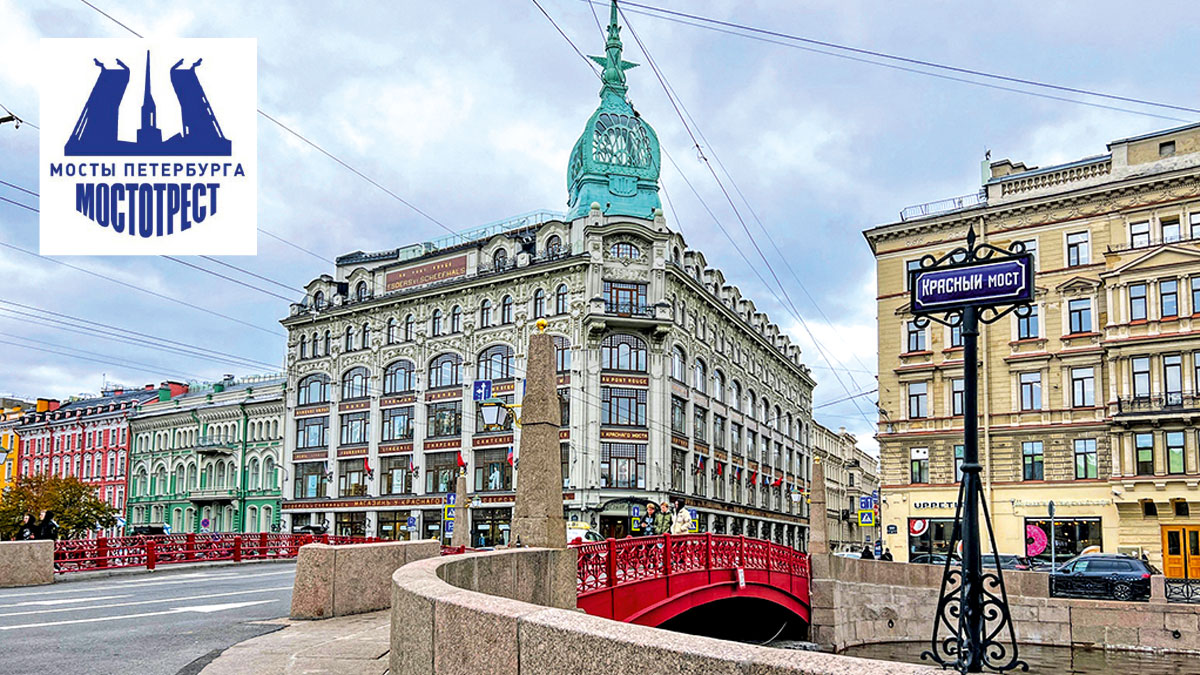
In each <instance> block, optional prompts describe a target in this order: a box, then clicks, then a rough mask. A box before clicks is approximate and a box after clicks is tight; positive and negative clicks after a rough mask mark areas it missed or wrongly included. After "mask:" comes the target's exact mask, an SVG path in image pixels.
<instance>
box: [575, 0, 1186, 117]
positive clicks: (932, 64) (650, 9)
mask: <svg viewBox="0 0 1200 675" xmlns="http://www.w3.org/2000/svg"><path fill="white" fill-rule="evenodd" d="M582 1H583V2H586V3H588V4H589V5H590V4H592V2H593V1H594V0H582ZM621 4H622V5H623V6H625V7H633V8H637V9H640V10H644V11H637V9H635V10H629V11H631V12H636V13H638V14H642V15H645V16H649V17H652V18H656V19H661V20H665V21H672V22H673V23H681V24H683V25H688V26H693V27H697V28H705V29H708V30H715V29H714V28H712V26H723V27H725V28H729V29H734V30H741V31H747V32H750V33H754V34H758V35H766V36H770V37H775V38H782V39H784V40H789V41H793V42H800V43H804V44H810V45H816V46H819V47H825V48H828V49H836V50H839V51H845V52H850V53H853V54H860V55H864V56H872V57H875V58H881V59H886V60H889V61H897V62H901V63H908V64H911V65H917V66H922V67H926V68H934V69H937V70H945V71H949V72H954V73H960V74H963V75H974V76H976V77H984V78H987V79H992V80H998V81H1002V82H1009V83H1013V84H1022V85H1026V86H1030V87H1038V88H1042V89H1050V90H1054V91H1061V92H1066V93H1072V94H1080V95H1084V96H1093V97H1096V98H1103V99H1107V100H1111V101H1121V102H1124V103H1134V104H1137V105H1144V106H1148V107H1154V108H1163V109H1167V110H1179V111H1183V112H1192V113H1200V108H1191V107H1187V106H1181V105H1175V104H1172V103H1162V102H1159V101H1151V100H1147V99H1140V98H1136V97H1132V96H1122V95H1118V94H1109V93H1106V92H1102V91H1097V90H1094V89H1083V88H1080V87H1071V86H1067V85H1060V84H1054V83H1050V82H1041V81H1038V80H1031V79H1028V78H1021V77H1012V76H1009V75H1001V74H998V73H991V72H987V71H983V70H977V69H972V68H964V67H960V66H953V65H949V64H945V63H938V62H936V61H928V60H924V59H917V58H912V57H907V56H901V55H897V54H890V53H887V52H881V51H876V50H872V49H864V48H861V47H853V46H849V45H843V44H838V43H835V42H829V41H826V40H817V39H813V38H806V37H802V36H799V35H793V34H790V33H784V32H780V31H773V30H768V29H765V28H758V27H755V26H749V25H745V24H740V23H736V22H732V21H723V20H720V19H714V18H711V17H706V16H701V15H698V14H689V13H687V12H680V11H676V10H670V9H665V8H662V7H655V6H652V5H646V4H641V3H637V2H629V1H627V0H626V1H624V2H622V3H621ZM655 12H658V13H660V14H661V15H660V14H655ZM662 15H665V16H662ZM672 17H676V18H672ZM680 19H690V20H692V21H697V22H700V24H696V23H690V22H688V21H682V20H680ZM718 32H723V33H727V34H731V35H738V36H741V37H747V38H750V37H752V36H750V35H745V34H742V33H737V32H732V31H726V30H720V31H718ZM776 44H786V43H776ZM790 46H795V45H790ZM810 51H816V53H820V54H827V55H831V56H844V55H838V54H834V53H830V52H824V51H819V50H810ZM858 60H860V61H861V62H864V63H870V64H874V65H879V66H884V67H894V66H891V64H885V63H879V62H877V61H870V60H862V59H858ZM905 70H907V71H908V72H914V73H921V74H925V75H930V76H934V77H938V75H937V74H935V73H929V72H927V71H921V70H914V69H905ZM954 79H955V80H956V81H960V82H967V83H973V84H981V85H983V86H988V85H986V84H984V83H980V82H976V81H974V80H967V79H960V78H954ZM1005 89H1006V90H1007V91H1014V92H1018V93H1028V94H1034V95H1036V94H1035V93H1034V92H1029V91H1026V90H1021V89H1011V88H1005ZM1055 98H1056V99H1057V100H1062V101H1068V102H1073V103H1083V104H1085V105H1091V104H1088V103H1086V102H1084V101H1079V100H1077V99H1069V98H1061V97H1055ZM1111 109H1113V110H1120V111H1123V112H1132V113H1137V114H1149V113H1145V112H1142V111H1136V110H1130V109H1127V108H1111ZM1165 119H1177V118H1170V117H1168V118H1165ZM1178 121H1190V120H1178Z"/></svg>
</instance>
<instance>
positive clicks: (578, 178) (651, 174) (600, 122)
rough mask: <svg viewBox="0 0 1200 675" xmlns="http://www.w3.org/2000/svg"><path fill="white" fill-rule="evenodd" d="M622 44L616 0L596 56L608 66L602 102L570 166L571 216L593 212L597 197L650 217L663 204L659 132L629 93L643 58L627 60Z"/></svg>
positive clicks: (618, 210)
mask: <svg viewBox="0 0 1200 675" xmlns="http://www.w3.org/2000/svg"><path fill="white" fill-rule="evenodd" d="M621 49H622V45H621V27H620V26H619V25H617V0H613V2H612V11H611V16H610V19H609V24H608V40H607V41H606V42H605V44H604V56H593V57H591V58H592V60H593V61H595V62H596V63H599V64H600V65H601V66H602V67H603V68H604V72H603V75H602V76H601V77H602V80H603V85H602V86H601V87H600V107H598V108H596V111H595V112H593V113H592V116H591V117H589V118H588V121H587V126H585V127H584V129H583V134H582V135H581V136H580V137H579V140H578V141H576V142H575V147H574V149H572V150H571V160H570V164H569V165H568V167H567V205H568V206H569V207H570V213H569V215H568V219H569V220H574V219H576V218H581V217H583V216H585V215H587V213H588V209H589V208H590V207H591V204H592V202H597V203H599V204H600V209H601V210H602V211H603V212H604V213H606V214H608V215H622V216H633V217H635V218H645V219H651V218H653V217H654V210H655V209H659V208H661V207H662V202H661V201H660V200H659V198H658V175H659V170H660V168H661V166H662V165H661V161H662V160H661V156H660V152H659V147H658V136H657V134H655V133H654V129H652V128H650V125H649V124H646V123H645V122H644V121H642V119H641V117H639V116H638V114H637V113H636V112H634V110H633V106H632V105H630V104H629V101H627V100H626V99H625V92H626V91H627V90H628V89H629V88H628V87H627V86H626V85H625V71H626V70H629V69H630V68H633V67H634V66H636V65H637V64H636V63H630V62H629V61H625V60H622V59H621Z"/></svg>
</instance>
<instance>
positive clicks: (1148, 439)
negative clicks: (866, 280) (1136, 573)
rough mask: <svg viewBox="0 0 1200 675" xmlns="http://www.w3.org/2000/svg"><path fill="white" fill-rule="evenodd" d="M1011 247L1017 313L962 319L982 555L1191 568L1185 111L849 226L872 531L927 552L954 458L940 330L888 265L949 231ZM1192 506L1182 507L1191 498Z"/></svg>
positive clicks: (896, 267)
mask: <svg viewBox="0 0 1200 675" xmlns="http://www.w3.org/2000/svg"><path fill="white" fill-rule="evenodd" d="M969 226H973V227H974V228H975V232H976V233H977V234H979V235H980V238H981V239H982V240H983V241H986V242H987V243H990V244H993V245H996V246H1000V247H1003V248H1007V247H1008V246H1009V244H1010V243H1012V242H1014V241H1022V242H1024V243H1025V246H1026V249H1027V250H1029V251H1032V252H1033V253H1034V260H1035V267H1036V282H1035V283H1036V288H1035V294H1036V295H1035V299H1034V303H1033V305H1034V312H1033V314H1032V315H1031V316H1029V317H1018V316H1012V315H1010V316H1008V317H1005V318H1004V319H1002V320H1000V321H999V322H997V323H994V324H990V325H983V326H981V333H980V354H981V364H980V373H979V377H980V380H979V382H980V388H979V391H980V410H981V411H982V414H981V417H980V425H979V426H980V436H979V448H980V459H981V463H982V464H983V473H982V477H983V481H984V499H985V500H986V504H987V507H988V509H989V511H990V512H991V517H992V520H993V524H994V526H995V531H996V539H997V546H998V547H999V549H1000V553H1009V554H1022V555H1024V554H1027V555H1031V556H1036V557H1039V558H1045V559H1047V560H1048V559H1049V556H1050V546H1049V545H1048V539H1049V534H1050V529H1051V528H1050V520H1049V517H1048V506H1049V503H1050V502H1051V501H1054V502H1055V505H1056V510H1057V518H1056V522H1055V527H1054V531H1055V535H1056V541H1057V551H1058V555H1059V556H1060V559H1062V557H1064V556H1070V555H1074V554H1075V553H1079V552H1081V551H1083V550H1084V549H1086V548H1089V547H1098V548H1100V549H1101V550H1103V551H1111V552H1127V553H1133V554H1141V553H1145V554H1146V555H1147V556H1148V557H1149V559H1150V560H1151V562H1152V563H1153V564H1155V565H1158V566H1160V567H1161V568H1162V569H1163V570H1164V571H1165V572H1166V574H1167V575H1168V576H1173V577H1193V578H1194V577H1200V548H1197V547H1196V546H1197V545H1196V544H1195V542H1198V541H1200V497H1198V496H1197V495H1198V493H1197V486H1198V485H1200V431H1197V425H1196V422H1197V419H1198V418H1200V398H1198V397H1197V393H1196V392H1197V391H1198V390H1200V125H1190V126H1186V127H1180V128H1176V129H1170V130H1166V131H1161V132H1156V133H1152V134H1147V135H1145V136H1139V137H1135V138H1128V139H1123V140H1119V141H1114V142H1112V143H1109V144H1108V152H1107V153H1105V154H1103V155H1098V156H1094V157H1088V158H1085V159H1081V160H1078V161H1075V162H1070V163H1067V164H1062V165H1056V166H1050V167H1045V168H1040V169H1039V168H1035V167H1027V166H1025V165H1024V164H1021V163H1014V162H1011V161H1008V160H1004V161H1000V162H991V163H990V164H987V165H985V182H984V186H983V190H982V191H981V192H980V194H979V195H971V196H969V197H963V198H958V199H955V200H946V201H943V202H935V203H933V204H927V205H924V206H921V207H913V208H910V209H905V211H904V212H903V213H902V216H901V220H900V221H899V222H896V223H891V224H888V225H882V226H879V227H876V228H873V229H871V230H868V231H867V232H866V233H865V234H866V238H867V240H868V242H869V243H870V245H871V248H872V250H873V251H874V253H875V257H876V261H877V271H878V280H879V293H878V317H879V391H880V420H879V426H880V433H879V440H880V446H881V452H882V463H883V483H884V486H883V490H884V503H883V510H882V513H883V524H884V527H885V528H886V531H887V532H888V534H886V535H885V542H886V543H887V545H888V546H889V547H890V548H891V549H892V551H893V553H894V554H895V556H896V559H897V560H905V559H907V557H908V556H910V555H914V554H917V553H924V552H943V551H944V549H945V548H946V546H947V545H948V540H949V539H950V534H951V526H950V522H951V519H952V518H953V516H954V510H955V505H956V500H957V495H958V486H957V483H956V481H957V480H958V478H959V477H960V470H959V467H960V466H961V463H962V458H961V447H962V445H961V444H962V429H963V424H962V383H963V372H964V370H963V369H964V364H963V361H962V348H961V340H960V339H959V335H958V331H957V330H956V329H951V328H946V327H942V326H940V325H939V324H936V323H931V324H930V325H929V326H928V327H926V328H924V329H922V328H919V327H918V326H916V325H914V324H913V323H912V319H913V316H912V315H911V313H910V312H909V310H908V307H909V297H908V289H907V288H906V279H907V275H906V271H907V270H909V269H912V268H914V267H915V266H918V265H919V264H920V263H919V260H920V258H921V256H923V255H926V254H932V255H934V256H939V255H942V254H945V253H947V252H948V251H949V250H950V249H952V248H954V247H956V246H961V245H963V242H964V238H965V234H966V231H967V228H968V227H969ZM1192 504H1196V507H1197V510H1198V512H1197V513H1196V514H1193V513H1192V512H1191V509H1192Z"/></svg>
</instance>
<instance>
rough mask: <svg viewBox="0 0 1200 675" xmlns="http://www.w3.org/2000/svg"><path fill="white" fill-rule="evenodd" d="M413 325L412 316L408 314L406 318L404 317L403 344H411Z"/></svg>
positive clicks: (414, 321)
mask: <svg viewBox="0 0 1200 675" xmlns="http://www.w3.org/2000/svg"><path fill="white" fill-rule="evenodd" d="M415 325H416V320H415V319H413V315H412V314H409V315H408V316H406V317H404V341H405V342H412V340H413V327H414V326H415Z"/></svg>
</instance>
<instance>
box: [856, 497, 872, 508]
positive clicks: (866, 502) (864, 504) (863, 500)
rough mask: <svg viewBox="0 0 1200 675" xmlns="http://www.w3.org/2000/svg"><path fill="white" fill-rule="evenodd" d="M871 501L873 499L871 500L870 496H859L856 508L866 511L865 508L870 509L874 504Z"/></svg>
mask: <svg viewBox="0 0 1200 675" xmlns="http://www.w3.org/2000/svg"><path fill="white" fill-rule="evenodd" d="M872 501H874V500H872V499H871V498H870V497H859V498H858V510H859V511H866V510H868V509H870V508H871V507H872V506H874V504H872V503H871V502H872Z"/></svg>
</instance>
